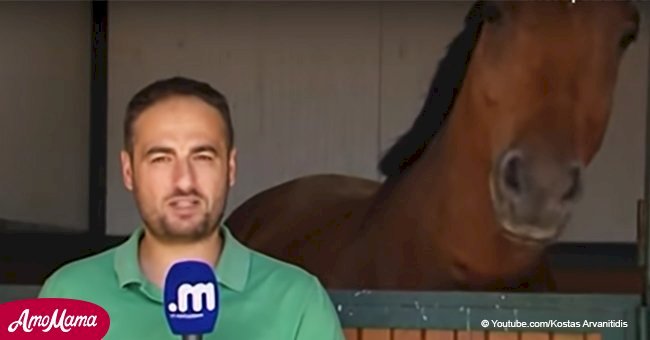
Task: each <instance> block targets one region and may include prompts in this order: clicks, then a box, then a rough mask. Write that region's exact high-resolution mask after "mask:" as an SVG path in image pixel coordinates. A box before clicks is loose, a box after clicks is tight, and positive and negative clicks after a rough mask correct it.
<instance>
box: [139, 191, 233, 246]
mask: <svg viewBox="0 0 650 340" xmlns="http://www.w3.org/2000/svg"><path fill="white" fill-rule="evenodd" d="M134 189H136V188H134ZM134 191H135V194H136V197H137V189H136V190H134ZM229 191H230V190H229V188H228V187H226V188H225V189H224V191H223V192H222V193H221V194H222V195H223V196H222V199H223V203H222V204H221V207H214V208H216V209H220V213H219V215H217V217H216V218H215V219H214V220H211V218H210V212H209V211H208V212H206V213H204V214H203V216H202V218H201V219H200V221H198V222H197V223H196V224H195V225H192V226H191V227H189V228H175V226H174V224H173V223H171V222H170V221H169V219H168V218H167V217H166V216H165V215H164V214H161V215H158V216H151V215H149V216H144V214H142V215H143V216H141V217H142V219H143V221H144V223H145V225H146V226H147V230H148V232H149V233H151V235H152V236H153V237H154V238H155V239H157V240H159V241H161V242H163V243H174V244H180V243H194V242H197V241H201V240H203V239H206V238H209V237H211V236H212V235H213V234H214V233H215V232H216V231H217V230H218V229H219V226H220V225H221V222H222V220H223V217H224V211H225V209H226V202H227V200H228V193H229ZM138 202H139V200H138ZM138 204H139V203H138ZM214 208H213V209H214ZM140 211H141V212H144V210H143V207H142V206H140ZM178 229H183V230H180V231H177V230H178Z"/></svg>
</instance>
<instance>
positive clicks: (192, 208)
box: [169, 197, 201, 217]
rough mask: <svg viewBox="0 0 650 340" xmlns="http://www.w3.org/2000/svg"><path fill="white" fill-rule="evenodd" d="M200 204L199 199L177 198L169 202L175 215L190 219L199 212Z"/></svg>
mask: <svg viewBox="0 0 650 340" xmlns="http://www.w3.org/2000/svg"><path fill="white" fill-rule="evenodd" d="M200 203H201V201H200V200H199V199H198V198H193V197H187V198H177V199H173V200H172V201H170V202H169V207H170V208H171V209H172V211H173V212H174V214H177V215H180V217H188V216H190V215H193V214H194V213H196V212H197V211H198V208H199V207H200Z"/></svg>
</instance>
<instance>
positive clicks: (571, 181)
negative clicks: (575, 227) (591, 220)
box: [463, 0, 639, 242]
mask: <svg viewBox="0 0 650 340" xmlns="http://www.w3.org/2000/svg"><path fill="white" fill-rule="evenodd" d="M474 15H479V16H480V17H481V20H483V26H482V28H481V31H480V37H479V39H478V42H477V44H476V46H475V48H474V52H473V56H472V61H471V64H470V65H469V70H468V72H467V78H466V79H465V82H464V85H463V88H464V89H463V91H467V92H465V95H466V99H467V97H469V98H471V99H470V100H471V102H472V105H474V106H473V107H474V108H475V109H476V110H474V111H472V112H475V113H472V114H477V115H480V117H474V118H475V119H476V120H477V121H480V122H481V128H480V129H483V132H484V135H485V136H488V143H487V144H486V147H488V148H489V149H490V152H489V154H490V157H491V159H490V161H491V164H492V165H491V167H492V168H491V173H490V190H491V195H492V200H493V204H494V208H495V211H496V215H497V217H498V219H499V220H500V222H501V224H502V225H503V230H504V231H505V233H506V235H507V236H509V237H512V238H514V239H515V240H517V241H533V242H544V241H550V240H553V239H556V238H557V236H558V235H559V234H560V232H561V231H562V229H563V228H564V226H565V225H566V224H567V221H568V219H569V216H570V214H571V211H572V209H573V206H574V205H575V203H576V202H577V200H578V199H579V197H580V193H581V186H582V184H581V183H582V177H583V168H584V167H585V166H586V165H588V164H589V163H590V161H591V160H592V159H593V157H594V155H595V154H596V153H597V151H598V149H599V148H600V145H601V142H602V140H603V135H604V133H605V130H606V126H607V123H608V120H609V115H610V111H611V105H612V98H613V93H614V86H615V81H616V77H617V71H618V67H619V63H620V61H621V58H622V55H623V52H624V50H625V49H626V48H627V46H628V45H629V44H630V42H631V41H632V40H634V38H635V36H636V34H637V30H638V25H639V23H638V21H639V14H638V12H637V10H636V8H635V7H633V6H632V4H630V3H628V2H622V1H597V2H589V1H580V0H578V1H576V2H575V3H572V2H571V1H562V2H557V1H547V2H546V1H545V2H530V1H516V2H506V3H496V2H494V3H493V2H490V3H484V4H482V6H480V7H477V8H476V9H475V13H474Z"/></svg>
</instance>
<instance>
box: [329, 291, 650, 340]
mask: <svg viewBox="0 0 650 340" xmlns="http://www.w3.org/2000/svg"><path fill="white" fill-rule="evenodd" d="M331 296H332V299H333V301H334V303H335V306H336V308H337V311H338V313H339V315H340V318H341V321H342V323H343V326H344V328H345V332H346V339H347V340H443V339H444V340H469V339H472V340H479V339H480V340H519V339H521V340H578V339H580V340H587V339H589V340H596V339H602V340H627V339H630V340H631V339H644V338H645V334H643V332H644V329H645V321H644V320H645V319H644V318H643V317H642V316H643V315H645V313H643V311H644V308H643V307H642V303H641V302H642V301H641V297H640V296H638V295H634V294H528V293H513V294H500V293H473V292H472V293H468V292H384V291H382V292H375V291H332V292H331ZM496 323H498V324H496ZM517 325H519V327H517Z"/></svg>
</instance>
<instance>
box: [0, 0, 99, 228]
mask: <svg viewBox="0 0 650 340" xmlns="http://www.w3.org/2000/svg"><path fill="white" fill-rule="evenodd" d="M89 6H90V4H89V3H87V2H0V44H2V49H0V157H2V161H1V163H0V218H2V219H10V220H18V221H22V222H28V223H36V224H48V225H53V226H59V227H62V228H65V229H69V230H83V229H84V228H86V223H87V210H88V203H87V202H88V194H87V192H88V183H87V181H88V140H89V138H88V111H89V105H90V96H89V92H88V88H89V84H90V83H89V82H90V60H89V57H90V52H89V51H90V49H89V48H90V33H89V32H90V31H89V30H90V11H89Z"/></svg>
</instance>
